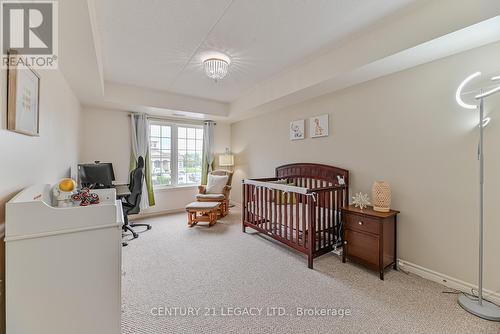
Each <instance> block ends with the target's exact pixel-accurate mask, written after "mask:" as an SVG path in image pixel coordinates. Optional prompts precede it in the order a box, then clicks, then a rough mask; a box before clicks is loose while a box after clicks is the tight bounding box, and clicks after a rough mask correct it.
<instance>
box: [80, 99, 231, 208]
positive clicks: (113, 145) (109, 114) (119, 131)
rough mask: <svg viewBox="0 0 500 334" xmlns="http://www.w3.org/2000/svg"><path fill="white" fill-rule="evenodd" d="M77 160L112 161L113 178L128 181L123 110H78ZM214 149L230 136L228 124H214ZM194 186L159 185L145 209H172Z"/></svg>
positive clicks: (126, 121) (219, 149)
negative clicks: (80, 114)
mask: <svg viewBox="0 0 500 334" xmlns="http://www.w3.org/2000/svg"><path fill="white" fill-rule="evenodd" d="M81 134H82V140H81V141H80V157H79V160H80V162H93V161H95V160H100V161H106V162H111V163H113V168H114V170H115V176H116V179H117V181H121V182H122V183H127V182H128V173H129V165H130V152H131V137H130V136H131V135H130V118H129V116H128V113H127V112H123V111H117V110H104V109H95V108H85V109H84V110H83V111H82V122H81ZM214 136H215V140H214V141H215V143H214V145H215V152H218V153H219V152H220V153H222V152H224V150H225V148H226V147H229V144H230V140H231V127H230V125H229V124H227V123H223V122H218V123H217V126H216V128H215V134H214ZM197 190H198V189H197V187H186V188H176V189H159V190H157V191H155V202H156V205H155V206H154V207H151V208H149V209H148V210H146V211H145V213H154V212H160V211H161V212H164V211H175V210H179V209H183V208H184V206H185V205H186V204H187V203H189V202H192V201H193V199H194V196H195V195H196V193H197Z"/></svg>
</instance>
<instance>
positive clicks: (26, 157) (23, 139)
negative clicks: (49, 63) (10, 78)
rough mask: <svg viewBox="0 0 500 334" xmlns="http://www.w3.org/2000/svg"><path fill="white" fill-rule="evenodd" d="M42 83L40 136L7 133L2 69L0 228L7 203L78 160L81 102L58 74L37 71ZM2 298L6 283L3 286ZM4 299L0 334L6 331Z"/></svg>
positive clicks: (66, 171) (63, 173)
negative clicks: (21, 192) (19, 193)
mask: <svg viewBox="0 0 500 334" xmlns="http://www.w3.org/2000/svg"><path fill="white" fill-rule="evenodd" d="M38 73H39V74H40V77H41V81H40V137H29V136H24V135H20V134H17V133H14V132H11V131H7V130H6V126H7V123H6V120H7V73H6V71H4V70H0V152H1V156H2V162H1V164H0V166H1V167H0V225H1V226H2V230H3V224H4V222H5V203H6V202H7V201H8V200H9V199H10V198H12V197H13V196H14V195H15V194H16V193H17V192H19V191H20V190H22V189H23V188H25V187H27V186H29V185H31V184H34V183H54V182H56V181H57V180H58V179H60V178H62V177H64V176H69V175H70V168H71V167H72V166H76V163H77V157H78V130H79V124H78V122H79V116H80V103H79V102H78V100H77V99H76V97H75V95H74V94H73V92H72V91H71V89H70V88H69V86H68V84H67V83H66V81H65V79H64V77H63V76H62V74H61V73H60V72H59V71H54V70H50V71H47V70H45V71H38ZM2 234H3V232H2ZM3 261H4V253H3V245H1V246H0V279H1V280H2V282H3V280H4V264H3ZM0 290H1V293H2V296H3V283H2V287H1V289H0ZM3 317H4V312H3V298H2V301H1V306H0V332H3V330H2V327H3V323H4V320H3Z"/></svg>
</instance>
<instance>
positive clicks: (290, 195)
mask: <svg viewBox="0 0 500 334" xmlns="http://www.w3.org/2000/svg"><path fill="white" fill-rule="evenodd" d="M288 199H289V202H290V207H289V208H287V209H289V211H290V216H289V217H290V241H292V242H293V220H294V217H293V194H292V193H290V194H289V196H288Z"/></svg>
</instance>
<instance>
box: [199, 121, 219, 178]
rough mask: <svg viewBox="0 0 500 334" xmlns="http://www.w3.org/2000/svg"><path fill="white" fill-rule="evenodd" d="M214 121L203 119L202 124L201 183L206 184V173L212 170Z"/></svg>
mask: <svg viewBox="0 0 500 334" xmlns="http://www.w3.org/2000/svg"><path fill="white" fill-rule="evenodd" d="M215 125H216V123H215V122H214V121H205V123H204V124H203V159H202V160H203V161H202V171H201V184H207V178H208V173H209V172H211V171H212V170H213V163H214V128H215Z"/></svg>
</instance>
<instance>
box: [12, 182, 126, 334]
mask: <svg viewBox="0 0 500 334" xmlns="http://www.w3.org/2000/svg"><path fill="white" fill-rule="evenodd" d="M50 189H51V187H50V185H36V186H32V187H29V188H27V189H25V190H23V191H22V192H21V193H19V194H18V195H17V196H16V197H14V198H13V199H12V200H11V201H9V202H8V203H7V205H6V225H5V243H6V246H5V247H6V282H5V283H6V313H7V323H6V329H7V334H35V333H36V334H70V333H71V334H80V333H81V334H90V333H92V334H100V333H102V334H113V333H116V334H119V333H120V331H121V330H120V326H121V324H120V322H121V225H122V221H123V217H122V209H121V204H120V202H119V201H116V197H115V190H114V189H104V190H99V191H98V192H99V197H100V199H101V203H100V204H97V205H91V206H87V207H80V206H75V207H68V208H57V207H53V206H52V205H51V204H52V203H51V202H52V201H51V195H50Z"/></svg>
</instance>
